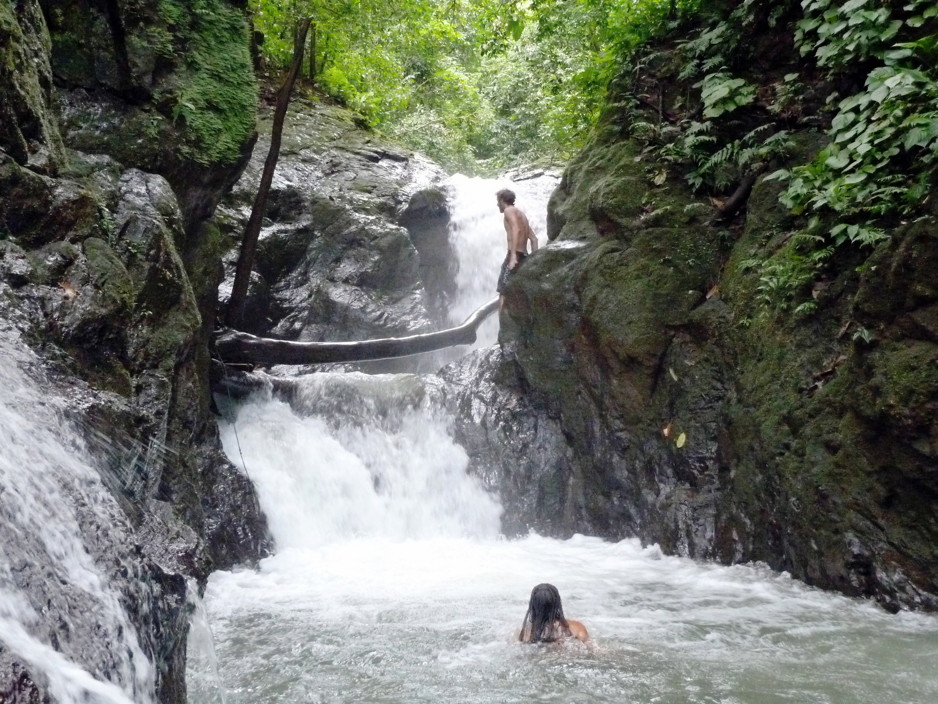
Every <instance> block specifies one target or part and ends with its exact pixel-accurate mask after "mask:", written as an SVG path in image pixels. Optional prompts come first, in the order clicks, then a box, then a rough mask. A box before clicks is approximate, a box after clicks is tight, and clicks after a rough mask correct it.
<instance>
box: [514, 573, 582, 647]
mask: <svg viewBox="0 0 938 704" xmlns="http://www.w3.org/2000/svg"><path fill="white" fill-rule="evenodd" d="M528 629H530V631H529V632H528V633H527V635H528V637H527V638H525V634H526V632H527V631H528ZM570 635H572V633H570V626H569V625H568V624H567V619H566V618H564V615H563V606H562V605H561V603H560V592H559V591H557V587H555V586H554V585H553V584H538V585H537V586H536V587H534V589H532V590H531V600H530V601H529V602H528V612H527V613H526V614H525V615H524V622H523V623H522V624H521V635H520V636H519V637H518V639H519V640H523V641H525V642H526V643H552V642H553V641H557V640H560V639H561V638H562V637H564V636H570Z"/></svg>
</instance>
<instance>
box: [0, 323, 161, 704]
mask: <svg viewBox="0 0 938 704" xmlns="http://www.w3.org/2000/svg"><path fill="white" fill-rule="evenodd" d="M0 356H2V358H3V364H2V365H0V447H2V448H3V452H2V453H0V514H2V518H3V520H2V521H0V646H2V647H0V655H2V654H3V651H6V652H7V653H8V654H9V656H11V657H12V658H14V659H16V660H19V661H21V662H22V663H24V664H25V665H26V666H27V668H28V671H29V673H30V674H31V675H32V676H33V678H34V679H35V680H36V681H37V682H38V683H39V684H40V685H41V686H43V687H44V688H45V689H47V691H48V692H49V693H50V694H51V695H52V696H53V697H54V698H55V700H56V701H57V702H59V703H60V704H79V703H85V702H89V701H93V702H106V703H108V704H145V703H146V702H151V701H153V697H154V673H153V668H152V666H151V664H150V662H149V661H148V659H147V657H146V655H144V653H143V651H142V649H141V647H140V644H139V643H138V640H137V635H136V631H135V630H134V627H133V626H132V625H131V623H130V620H129V618H128V615H127V612H126V610H125V607H124V604H123V597H122V595H121V593H120V591H119V590H118V588H117V585H116V583H115V573H116V572H117V571H118V570H120V569H121V568H122V567H123V568H126V569H128V570H130V571H131V574H133V571H132V570H133V568H132V567H130V562H129V561H128V562H126V563H124V562H123V554H126V553H125V552H124V553H122V551H124V550H127V551H129V550H130V548H131V543H130V541H129V540H128V537H127V533H126V526H125V523H124V518H123V514H122V512H121V511H120V509H119V507H118V506H117V504H116V502H115V500H114V499H113V497H112V496H111V494H110V493H109V491H108V490H107V488H106V487H105V486H104V485H103V484H102V482H101V479H100V476H99V474H98V472H97V470H96V469H95V468H94V466H93V460H92V458H91V457H90V456H89V454H88V452H87V451H86V449H85V446H84V443H83V441H82V440H81V438H80V437H79V435H78V434H77V432H76V431H75V430H74V429H73V428H72V427H71V424H70V423H69V422H68V421H67V420H66V418H65V414H64V411H65V408H66V404H67V400H66V399H64V398H62V397H60V396H57V395H56V394H54V393H52V392H51V391H50V385H49V384H48V382H46V381H44V380H42V379H37V378H36V374H38V372H36V371H35V370H36V369H38V368H39V365H38V360H37V359H35V357H34V356H33V355H32V354H31V353H30V352H28V351H27V349H26V347H25V346H24V345H23V344H22V343H21V341H20V340H19V339H18V337H17V335H16V334H15V333H13V332H12V331H10V330H4V331H3V335H0Z"/></svg>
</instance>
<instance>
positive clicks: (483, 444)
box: [440, 347, 585, 537]
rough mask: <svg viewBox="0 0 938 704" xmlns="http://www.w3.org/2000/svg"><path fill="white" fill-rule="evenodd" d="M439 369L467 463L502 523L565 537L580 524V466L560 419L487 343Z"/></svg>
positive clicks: (518, 531)
mask: <svg viewBox="0 0 938 704" xmlns="http://www.w3.org/2000/svg"><path fill="white" fill-rule="evenodd" d="M440 377H441V379H442V380H443V381H444V386H443V388H444V389H445V397H446V403H447V406H448V407H449V409H450V411H451V412H452V413H453V417H454V418H455V419H456V421H455V425H454V437H455V439H456V441H457V442H458V443H459V444H460V445H462V446H463V447H464V448H465V449H466V453H467V454H468V455H469V458H470V465H469V471H470V472H472V473H474V474H475V475H476V476H478V477H480V478H481V480H482V482H483V484H484V486H485V487H486V489H488V490H489V491H491V492H492V493H494V494H497V495H498V496H499V498H500V499H501V502H502V506H503V507H504V509H505V510H504V513H503V514H502V531H503V532H504V533H505V534H506V535H508V536H520V535H526V534H527V533H528V532H529V531H531V530H533V531H536V532H537V533H539V534H541V535H550V536H560V537H568V536H569V535H570V534H571V533H572V532H573V531H574V530H575V526H582V525H584V524H585V521H584V516H583V513H582V492H583V489H584V485H583V484H584V482H583V476H582V473H581V471H582V467H581V466H580V465H579V464H578V463H577V462H576V458H575V457H574V456H573V453H571V452H570V448H569V447H568V446H567V443H566V441H565V439H564V437H563V432H562V429H561V427H560V424H559V423H557V421H556V420H555V419H553V418H551V417H550V416H549V415H548V414H547V413H545V409H544V408H543V407H541V406H539V404H538V403H537V402H536V399H535V398H534V397H532V396H530V395H528V394H526V393H525V388H524V383H523V378H522V377H521V374H520V369H518V367H517V365H515V364H514V363H513V362H511V361H509V360H508V359H506V357H505V355H504V354H503V352H502V350H501V349H500V348H499V347H490V348H488V349H485V350H479V351H477V352H474V353H472V354H470V355H467V356H466V357H464V358H463V359H461V360H460V361H458V362H454V363H453V364H451V365H449V366H447V367H445V368H444V369H442V370H441V371H440Z"/></svg>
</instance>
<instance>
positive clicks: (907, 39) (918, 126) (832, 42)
mask: <svg viewBox="0 0 938 704" xmlns="http://www.w3.org/2000/svg"><path fill="white" fill-rule="evenodd" d="M803 5H804V7H805V11H806V17H805V19H804V20H802V21H801V22H800V23H799V30H798V41H799V42H801V51H802V53H803V54H810V53H813V54H814V55H815V57H816V58H817V61H818V63H819V64H820V65H821V66H824V67H827V68H828V69H829V70H830V71H831V72H835V73H842V72H845V71H847V70H850V69H851V67H854V66H856V65H858V63H859V65H863V64H864V63H866V62H873V68H871V69H870V70H869V73H868V74H867V76H866V80H865V83H864V87H863V89H862V90H860V91H858V92H856V93H855V94H853V95H850V96H848V97H846V98H844V99H842V100H840V101H839V103H838V104H837V113H836V115H835V116H834V118H833V120H832V121H831V127H830V130H829V131H828V136H829V137H830V144H829V145H828V146H827V147H826V148H825V149H823V150H822V151H821V152H820V154H818V156H817V158H815V159H814V160H813V161H812V162H810V163H808V164H804V165H802V166H797V167H795V168H793V169H790V170H782V171H778V172H776V173H775V174H773V175H772V177H774V178H780V179H785V180H787V183H788V186H787V189H786V190H785V192H784V193H783V194H782V202H783V203H784V204H785V205H786V206H787V207H789V208H790V209H791V211H792V212H793V213H794V214H796V215H802V214H804V215H807V216H809V221H808V226H807V230H806V232H808V233H809V234H811V235H814V236H815V237H816V241H817V242H819V243H822V244H823V245H832V246H834V247H840V246H845V245H848V244H852V245H858V246H872V245H875V244H876V243H878V242H880V241H882V240H883V239H885V238H886V233H885V229H884V228H885V225H886V224H887V223H888V222H891V221H893V220H894V219H896V218H898V217H903V216H907V215H910V214H912V213H914V212H915V211H916V210H917V209H919V208H920V207H921V206H922V205H923V203H924V201H925V200H926V198H927V197H928V195H929V194H930V193H931V191H932V189H933V188H934V187H935V185H936V183H938V36H936V35H935V34H928V33H926V31H925V30H932V31H934V30H936V29H938V26H936V24H938V22H936V18H938V6H936V5H935V4H934V3H932V2H925V1H923V0H916V1H913V2H910V3H908V4H906V5H904V6H903V7H902V8H901V11H900V14H898V15H897V14H896V12H895V11H894V10H893V8H892V6H891V5H890V4H887V3H880V2H874V0H850V1H849V2H847V3H845V4H843V5H838V4H836V3H833V2H831V1H830V0H805V2H804V3H803ZM896 39H903V40H904V41H895V40H896ZM810 41H813V42H816V43H814V44H811V43H809V42H810ZM876 64H879V65H876Z"/></svg>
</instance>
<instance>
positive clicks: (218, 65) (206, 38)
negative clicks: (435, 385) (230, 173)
mask: <svg viewBox="0 0 938 704" xmlns="http://www.w3.org/2000/svg"><path fill="white" fill-rule="evenodd" d="M158 11H159V13H160V15H161V16H162V17H163V19H164V20H165V21H166V23H167V25H168V26H169V28H170V29H171V30H173V32H172V33H171V34H167V35H166V36H165V37H164V40H163V42H162V43H161V44H158V45H157V46H156V49H157V51H158V52H161V53H163V54H164V55H167V52H168V53H169V54H175V55H177V56H183V57H185V66H186V69H187V71H186V74H185V80H184V81H182V82H180V83H179V84H178V85H176V86H171V87H169V88H168V89H167V90H166V92H165V95H163V96H160V98H161V100H163V101H164V102H166V103H168V104H169V105H171V106H172V107H171V111H172V119H173V121H174V122H175V123H176V124H178V125H180V126H184V127H185V130H186V141H187V143H186V146H185V147H184V149H183V153H184V154H186V155H187V156H189V157H190V158H192V159H194V160H195V161H197V162H199V163H202V164H212V163H232V162H234V161H236V160H237V159H238V158H240V156H241V149H242V147H243V146H244V143H245V142H246V141H247V140H248V138H249V137H250V136H251V134H252V133H253V131H254V124H255V123H254V120H255V112H256V110H257V83H256V80H255V78H254V72H253V68H252V66H251V57H250V53H249V51H248V46H249V43H248V30H247V26H246V24H245V22H244V18H243V16H242V14H241V13H240V12H239V11H238V10H237V9H235V8H233V7H231V6H230V5H229V4H228V3H226V2H222V1H221V0H195V1H194V2H190V3H183V2H181V0H160V3H159V5H158Z"/></svg>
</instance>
